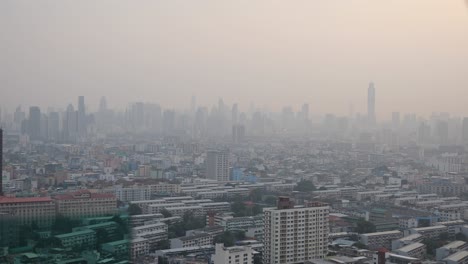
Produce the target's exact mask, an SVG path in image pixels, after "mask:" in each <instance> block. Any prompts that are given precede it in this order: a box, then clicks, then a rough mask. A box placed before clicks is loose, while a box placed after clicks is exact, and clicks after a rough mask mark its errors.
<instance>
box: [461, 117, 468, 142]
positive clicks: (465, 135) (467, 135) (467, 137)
mask: <svg viewBox="0 0 468 264" xmlns="http://www.w3.org/2000/svg"><path fill="white" fill-rule="evenodd" d="M462 140H463V143H468V117H465V118H463V123H462Z"/></svg>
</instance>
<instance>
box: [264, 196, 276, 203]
mask: <svg viewBox="0 0 468 264" xmlns="http://www.w3.org/2000/svg"><path fill="white" fill-rule="evenodd" d="M276 202H277V198H276V196H273V195H269V196H268V197H266V198H265V203H266V204H269V205H276Z"/></svg>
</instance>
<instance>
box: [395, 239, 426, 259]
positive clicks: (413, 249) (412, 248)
mask: <svg viewBox="0 0 468 264" xmlns="http://www.w3.org/2000/svg"><path fill="white" fill-rule="evenodd" d="M395 253H397V254H398V255H402V256H407V257H413V258H418V259H423V258H424V256H425V255H426V245H424V244H423V243H419V242H416V243H412V244H409V245H406V246H404V247H401V248H399V249H397V250H395Z"/></svg>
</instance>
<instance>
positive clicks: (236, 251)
mask: <svg viewBox="0 0 468 264" xmlns="http://www.w3.org/2000/svg"><path fill="white" fill-rule="evenodd" d="M256 253H257V252H256V251H255V250H253V249H252V247H250V246H237V247H225V246H224V245H223V244H216V247H215V254H214V256H213V264H235V263H238V264H253V259H254V254H256Z"/></svg>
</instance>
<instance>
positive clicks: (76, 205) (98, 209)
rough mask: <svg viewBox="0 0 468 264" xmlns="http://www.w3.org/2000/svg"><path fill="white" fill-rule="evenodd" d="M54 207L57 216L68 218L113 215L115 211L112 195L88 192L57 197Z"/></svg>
mask: <svg viewBox="0 0 468 264" xmlns="http://www.w3.org/2000/svg"><path fill="white" fill-rule="evenodd" d="M55 205H56V210H57V214H60V215H63V216H65V217H70V218H83V217H95V216H105V215H114V214H115V213H116V211H117V199H116V198H115V196H114V195H112V194H107V193H91V192H90V191H89V190H79V191H77V192H73V193H68V194H63V195H57V196H56V197H55Z"/></svg>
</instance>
